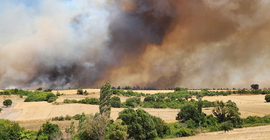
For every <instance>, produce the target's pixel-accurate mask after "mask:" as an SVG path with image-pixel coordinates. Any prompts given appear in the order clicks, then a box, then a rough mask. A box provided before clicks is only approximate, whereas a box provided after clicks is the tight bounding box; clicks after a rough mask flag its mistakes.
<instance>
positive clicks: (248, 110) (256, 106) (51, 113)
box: [0, 89, 270, 122]
mask: <svg viewBox="0 0 270 140" xmlns="http://www.w3.org/2000/svg"><path fill="white" fill-rule="evenodd" d="M86 90H87V91H88V92H89V93H90V94H89V95H87V96H85V95H77V94H76V93H77V90H61V91H59V92H60V93H64V94H65V95H63V96H59V98H58V99H57V102H63V100H64V99H76V100H79V99H84V98H85V97H89V98H99V94H100V93H99V89H86ZM137 91H138V92H143V93H151V94H154V93H157V92H169V90H152V91H151V90H137ZM53 92H54V93H56V92H57V91H53ZM4 97H5V98H6V99H12V101H13V103H17V105H16V106H15V107H14V108H13V109H11V110H10V111H21V113H20V114H19V115H18V114H17V115H15V116H13V117H10V119H11V118H15V120H16V121H35V120H48V119H50V118H52V117H55V116H61V115H63V116H65V115H72V116H73V115H75V114H81V113H82V112H85V113H86V114H91V113H92V114H94V113H96V112H98V111H99V109H98V106H97V105H86V104H61V105H52V104H51V103H47V102H23V101H24V98H19V96H16V95H11V96H5V95H2V96H0V102H3V100H4ZM120 98H121V101H122V102H123V101H125V100H126V99H127V98H129V97H124V96H120ZM203 100H209V101H215V100H223V101H227V100H232V101H234V102H236V103H237V106H238V107H239V109H240V112H241V117H247V116H251V115H253V116H255V115H257V116H264V115H267V114H270V103H265V101H264V95H230V96H206V97H204V98H203ZM121 110H123V108H112V112H111V113H112V115H111V117H112V118H113V119H116V118H117V116H118V113H119V112H120V111H121ZM145 110H146V111H148V112H149V113H150V114H152V115H155V116H158V117H161V118H162V119H164V120H165V121H166V122H175V116H176V114H177V113H178V112H179V109H151V108H148V109H145ZM203 111H204V112H205V113H207V114H211V113H212V112H211V108H204V109H203ZM11 114H12V113H11ZM16 116H17V117H16ZM0 118H4V117H3V116H0ZM5 118H6V117H5ZM8 118H9V117H8Z"/></svg>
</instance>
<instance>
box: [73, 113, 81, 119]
mask: <svg viewBox="0 0 270 140" xmlns="http://www.w3.org/2000/svg"><path fill="white" fill-rule="evenodd" d="M72 118H73V119H75V120H79V119H80V118H81V115H80V114H76V115H75V116H73V117H72Z"/></svg>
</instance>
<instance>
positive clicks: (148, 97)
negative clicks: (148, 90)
mask: <svg viewBox="0 0 270 140" xmlns="http://www.w3.org/2000/svg"><path fill="white" fill-rule="evenodd" d="M144 101H145V102H151V101H153V102H154V101H155V98H154V97H153V96H147V97H145V98H144Z"/></svg>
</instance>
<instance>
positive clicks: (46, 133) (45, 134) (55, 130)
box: [37, 122, 62, 139]
mask: <svg viewBox="0 0 270 140" xmlns="http://www.w3.org/2000/svg"><path fill="white" fill-rule="evenodd" d="M59 133H60V134H62V132H61V131H60V129H59V127H58V125H57V124H51V123H49V122H46V123H44V124H42V127H41V128H40V129H39V131H38V133H37V137H38V139H52V138H53V137H54V136H55V134H59Z"/></svg>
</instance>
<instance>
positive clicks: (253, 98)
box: [203, 95, 270, 118]
mask: <svg viewBox="0 0 270 140" xmlns="http://www.w3.org/2000/svg"><path fill="white" fill-rule="evenodd" d="M264 97H265V95H230V96H206V97H203V100H209V101H215V100H223V101H225V102H226V101H228V100H232V101H233V102H235V103H236V104H237V106H238V108H239V110H240V112H241V117H242V118H246V117H248V116H261V117H263V116H265V115H268V114H270V103H266V102H265V100H264ZM204 112H205V113H207V114H211V113H212V112H211V110H205V109H204Z"/></svg>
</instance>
